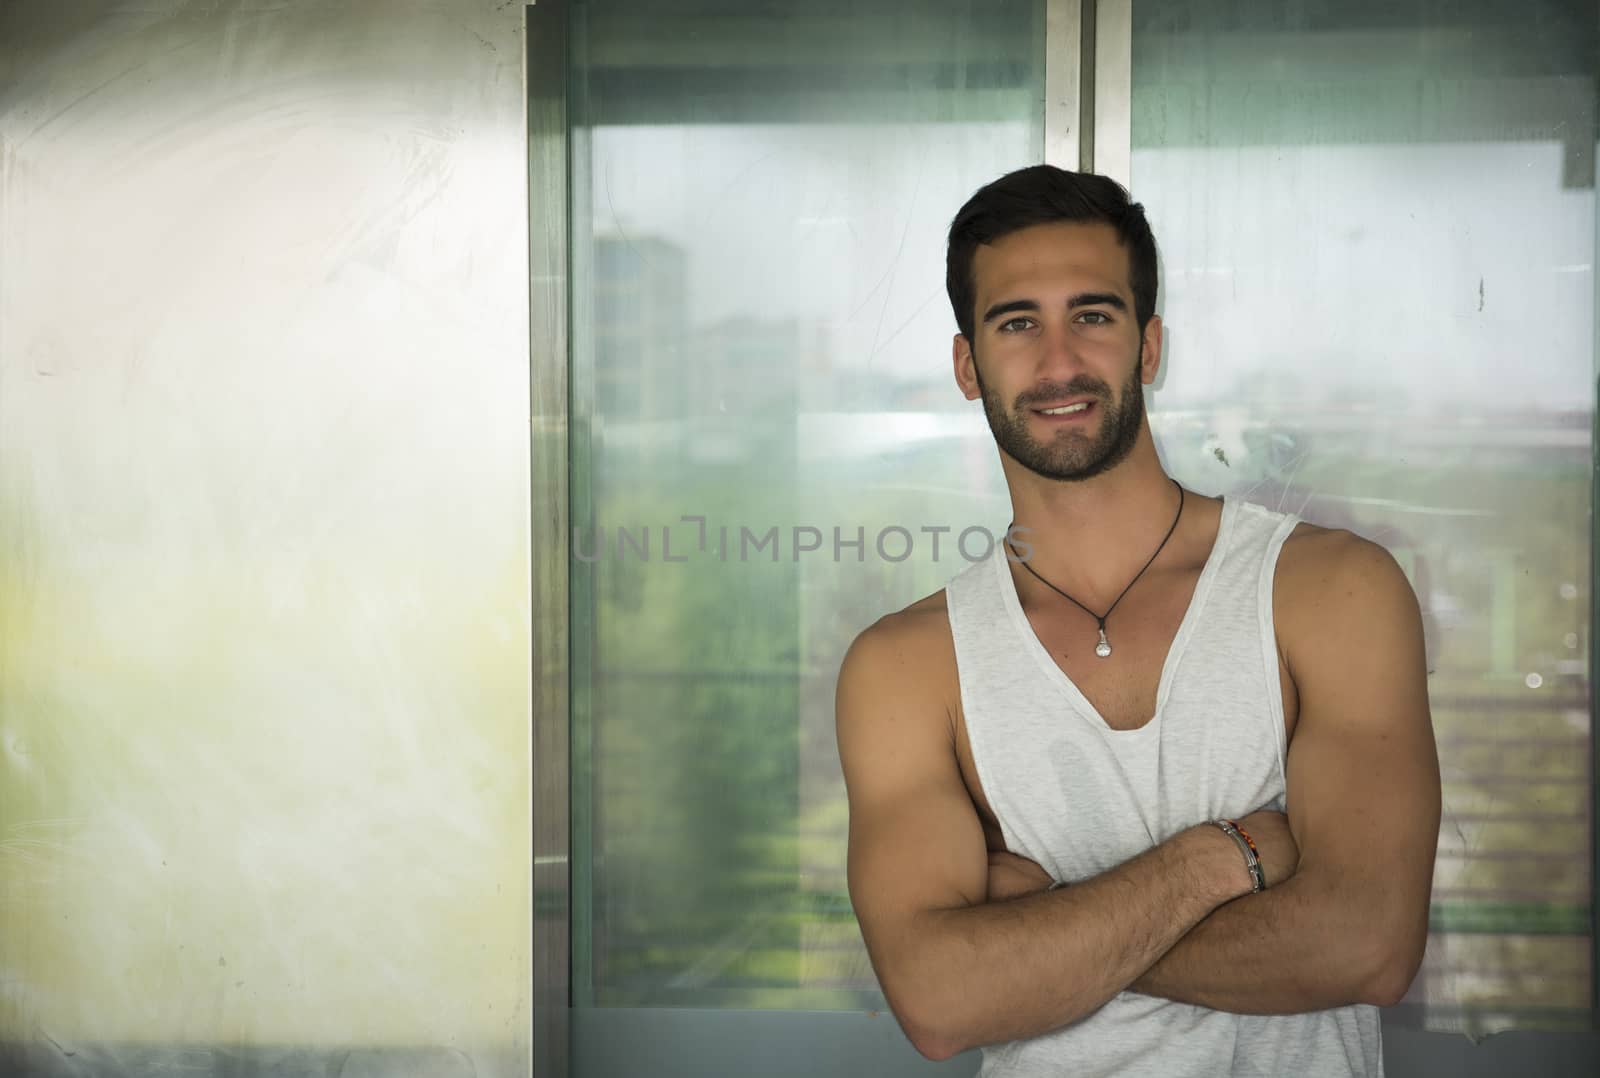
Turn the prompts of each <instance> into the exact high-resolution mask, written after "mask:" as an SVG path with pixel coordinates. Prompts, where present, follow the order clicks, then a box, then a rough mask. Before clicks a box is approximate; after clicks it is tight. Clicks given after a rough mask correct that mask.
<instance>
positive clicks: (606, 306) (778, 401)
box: [572, 0, 1044, 1009]
mask: <svg viewBox="0 0 1600 1078" xmlns="http://www.w3.org/2000/svg"><path fill="white" fill-rule="evenodd" d="M576 16H577V24H576V33H575V37H576V41H575V46H574V71H573V80H574V81H573V93H572V108H573V123H574V148H575V152H574V159H575V161H576V165H575V170H574V171H575V175H574V180H573V190H574V207H573V237H574V240H573V252H572V265H573V274H574V277H573V282H574V284H573V303H574V309H573V323H572V326H573V337H572V339H573V357H574V358H573V390H572V392H573V401H572V416H573V422H574V429H575V432H576V433H575V437H574V442H573V458H572V468H573V483H572V490H573V520H574V522H575V525H576V533H575V535H574V537H573V552H574V565H573V579H572V586H573V591H572V609H573V617H572V632H573V647H572V659H573V695H572V709H573V724H574V730H573V734H574V739H573V744H574V764H573V772H572V785H573V793H574V835H573V854H574V857H575V858H576V861H575V872H574V894H573V899H574V901H573V918H574V920H573V927H574V954H573V975H574V977H573V983H574V1002H575V1003H576V1004H577V1005H579V1006H582V1005H584V1004H586V1003H597V1004H601V1005H609V1006H658V1005H660V1006H667V1005H670V1006H676V1007H690V1006H729V1007H782V1008H792V1009H819V1008H867V1007H881V1006H882V997H881V995H880V994H879V992H878V989H877V983H876V980H875V978H874V977H873V974H872V970H871V967H870V966H869V964H868V962H867V959H866V954H865V950H864V948H863V947H862V944H861V937H860V932H859V929H858V928H857V927H856V923H855V920H854V918H853V915H852V913H851V909H850V903H849V897H848V894H847V891H846V886H845V877H844V864H845V837H846V836H845V827H846V820H847V814H846V809H845V797H844V787H843V780H842V778H841V777H840V774H839V763H838V757H837V752H836V749H835V746H834V733H833V689H834V679H835V675H836V673H837V671H838V666H839V660H840V658H841V657H842V655H843V653H844V650H845V648H846V647H847V646H848V645H849V643H850V641H851V640H852V639H853V638H854V636H855V634H856V633H857V632H858V631H860V629H862V628H863V627H865V626H866V625H867V624H870V623H871V622H872V621H873V620H874V619H875V618H877V617H878V616H879V615H881V614H882V613H884V612H886V611H888V610H891V609H895V608H898V607H899V606H903V605H905V604H906V603H908V602H910V601H912V600H913V599H915V598H917V597H918V596H920V595H925V594H928V593H929V592H932V591H935V590H937V589H938V588H939V587H941V586H942V585H943V584H944V582H945V581H946V580H947V579H948V578H949V577H950V576H951V575H953V574H954V572H955V571H956V569H957V568H958V562H957V559H958V558H959V557H960V555H959V552H958V551H957V550H956V549H955V547H956V539H957V533H958V532H959V531H960V530H961V528H962V527H964V526H966V525H969V524H972V523H974V522H978V521H993V520H994V519H996V518H1000V519H1003V518H1004V514H1005V511H1006V510H1005V504H1006V503H1005V496H1004V487H1003V485H1002V484H1001V482H1000V477H999V467H998V463H997V461H996V460H995V456H994V451H993V445H992V442H991V441H990V439H989V435H988V430H987V427H986V426H985V425H984V423H983V418H982V415H981V414H980V413H978V412H975V411H973V410H972V409H971V408H970V407H969V406H968V405H967V403H966V402H965V401H964V400H963V399H962V398H961V397H960V395H959V394H958V393H957V392H956V391H955V389H954V387H953V384H952V381H951V374H950V368H949V359H948V356H949V348H950V344H949V342H950V337H951V335H952V333H953V324H952V322H951V319H950V313H949V304H948V301H947V300H946V298H945V292H944V237H945V231H946V229H947V228H948V226H949V221H950V218H951V217H952V216H953V215H954V213H955V211H956V209H957V207H959V206H960V204H961V203H962V202H963V201H964V200H965V199H966V198H967V197H968V195H970V194H971V193H972V191H974V190H975V189H976V188H978V187H979V186H981V185H982V184H984V183H986V182H987V181H988V180H990V179H992V178H993V177H994V176H995V175H997V174H999V173H1000V172H1004V171H1007V170H1009V169H1011V168H1017V167H1021V166H1023V165H1026V164H1030V163H1032V162H1034V161H1037V160H1038V158H1039V154H1040V152H1041V148H1042V144H1043V133H1042V130H1041V123H1042V113H1043V56H1044V43H1043V30H1044V11H1043V5H1042V4H1041V3H1036V2H1018V0H1000V2H996V3H987V4H984V5H980V6H974V5H971V4H969V3H965V2H960V3H957V2H950V0H941V2H936V3H921V2H919V3H904V2H874V3H824V4H807V5H794V4H775V3H753V4H752V3H722V4H716V3H704V2H695V3H670V4H663V3H661V2H660V0H625V2H607V3H603V4H595V5H590V6H580V7H579V8H577V9H576ZM685 517H695V518H703V522H702V521H701V520H685V519H683V518H685ZM891 525H899V526H901V527H904V528H907V529H908V530H909V531H910V532H911V533H912V540H913V545H912V551H911V555H910V557H909V558H906V559H905V560H904V561H895V560H891V559H894V558H898V557H899V556H900V555H901V553H902V546H903V545H904V540H902V539H901V538H900V537H899V535H898V533H893V532H891V533H889V534H888V535H887V537H886V538H885V540H884V544H885V545H884V550H885V552H886V554H887V557H884V556H880V554H879V552H878V549H877V539H878V535H879V533H880V531H881V530H882V529H884V528H886V527H889V526H891ZM922 526H930V527H938V526H946V527H952V528H954V530H953V531H952V532H950V533H949V534H948V535H944V534H939V538H941V539H942V540H943V541H942V543H941V545H940V549H939V551H938V557H937V559H935V557H934V556H933V548H932V545H931V539H932V538H933V537H934V535H935V534H936V533H924V532H920V531H919V529H920V528H921V527H922ZM1002 527H1003V524H1002ZM858 529H859V530H860V535H859V538H860V540H861V543H862V545H861V546H856V545H854V544H855V542H856V540H857V539H858ZM664 533H665V534H664ZM981 545H982V541H981V539H979V538H978V537H976V536H974V537H973V538H972V539H971V540H970V541H969V546H970V547H971V549H972V550H973V552H974V553H978V552H980V551H979V548H980V547H981ZM646 551H647V553H646ZM680 558H681V559H686V560H683V561H679V560H677V559H680ZM960 564H964V563H960ZM586 858H587V863H585V859H586Z"/></svg>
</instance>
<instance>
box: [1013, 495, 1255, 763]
mask: <svg viewBox="0 0 1600 1078" xmlns="http://www.w3.org/2000/svg"><path fill="white" fill-rule="evenodd" d="M1238 506H1239V502H1238V499H1236V498H1234V497H1232V496H1231V495H1227V494H1224V495H1223V496H1222V515H1221V517H1220V518H1219V519H1218V521H1217V536H1216V538H1215V539H1213V540H1212V542H1211V552H1210V553H1209V554H1208V555H1207V556H1206V562H1205V565H1204V566H1202V567H1201V569H1200V577H1199V579H1197V580H1196V581H1195V584H1194V593H1193V594H1192V595H1190V596H1189V605H1188V608H1187V609H1185V610H1184V612H1183V619H1182V620H1181V621H1180V622H1179V623H1178V631H1177V632H1176V633H1175V634H1173V637H1172V643H1171V644H1170V645H1168V647H1167V655H1166V658H1165V659H1164V660H1163V661H1162V664H1161V680H1160V681H1159V682H1157V683H1156V707H1155V711H1154V713H1152V714H1151V716H1150V718H1149V719H1147V720H1146V721H1145V722H1144V723H1143V724H1142V725H1139V726H1136V727H1134V728H1132V729H1131V730H1121V729H1118V728H1117V727H1115V726H1112V725H1111V724H1110V723H1108V722H1106V720H1105V716H1103V715H1101V714H1100V711H1099V709H1098V708H1096V707H1095V706H1094V705H1093V704H1092V703H1090V702H1089V698H1088V697H1087V696H1085V695H1084V694H1083V691H1082V690H1081V689H1079V688H1078V685H1077V683H1076V682H1075V681H1073V680H1072V679H1071V678H1070V677H1068V676H1067V672H1066V671H1065V670H1063V669H1061V667H1060V666H1058V665H1056V661H1055V659H1053V658H1052V657H1051V655H1050V652H1049V650H1048V649H1047V648H1046V647H1045V646H1044V643H1043V641H1041V640H1040V639H1039V634H1038V633H1036V632H1034V631H1033V625H1032V623H1030V622H1029V621H1028V615H1027V614H1025V613H1024V612H1023V610H1022V600H1021V599H1020V598H1019V597H1018V595H1017V582H1016V581H1015V580H1013V579H1012V577H1011V567H1010V565H1009V564H1008V558H1007V553H1006V546H1005V544H1004V543H996V544H995V555H994V558H995V560H994V565H995V571H996V573H997V574H998V576H999V578H1000V579H999V583H1000V595H1001V598H1002V599H1003V600H1004V601H1005V607H1006V613H1007V614H1008V615H1009V616H1010V618H1011V626H1012V628H1013V629H1014V630H1015V631H1016V632H1017V634H1018V636H1019V637H1020V638H1021V641H1022V646H1023V648H1024V649H1025V650H1026V651H1027V652H1028V653H1029V654H1030V655H1032V656H1033V659H1034V661H1035V662H1036V663H1037V664H1038V666H1039V669H1040V672H1041V673H1043V674H1044V676H1045V679H1046V680H1047V681H1049V682H1050V683H1051V684H1052V685H1054V686H1055V687H1056V689H1057V690H1059V691H1060V692H1061V694H1062V695H1063V696H1064V697H1065V698H1066V701H1067V703H1068V704H1069V705H1071V707H1072V710H1073V711H1075V712H1076V713H1077V714H1078V715H1079V716H1081V717H1082V718H1084V719H1087V720H1089V721H1091V722H1092V723H1093V724H1094V725H1095V726H1096V728H1097V729H1099V730H1100V731H1101V732H1103V733H1106V734H1113V735H1116V736H1117V737H1119V738H1123V739H1127V740H1132V739H1134V738H1139V737H1141V736H1142V735H1144V734H1145V733H1146V731H1149V730H1151V729H1154V728H1156V727H1158V726H1159V725H1160V722H1161V712H1162V711H1163V710H1164V708H1165V706H1166V702H1167V696H1168V694H1169V693H1170V691H1171V688H1172V679H1173V676H1174V674H1175V673H1176V671H1177V668H1178V663H1179V661H1180V660H1181V659H1182V658H1183V652H1184V649H1185V647H1186V646H1187V644H1188V643H1189V637H1190V636H1191V635H1193V633H1194V625H1195V622H1196V621H1198V620H1199V618H1200V611H1201V608H1202V607H1204V606H1205V601H1206V596H1207V594H1208V593H1209V592H1210V590H1211V582H1212V580H1213V579H1215V577H1216V575H1217V571H1218V568H1219V567H1220V566H1221V564H1222V562H1223V559H1224V558H1225V557H1226V555H1227V550H1228V541H1229V537H1230V535H1231V534H1232V531H1233V523H1234V519H1235V518H1236V517H1237V516H1238Z"/></svg>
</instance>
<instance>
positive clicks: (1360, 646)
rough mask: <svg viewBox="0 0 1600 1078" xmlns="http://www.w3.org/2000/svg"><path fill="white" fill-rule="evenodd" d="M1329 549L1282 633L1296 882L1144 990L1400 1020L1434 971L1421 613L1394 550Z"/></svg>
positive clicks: (1232, 918) (1432, 832) (1338, 541)
mask: <svg viewBox="0 0 1600 1078" xmlns="http://www.w3.org/2000/svg"><path fill="white" fill-rule="evenodd" d="M1316 542H1317V543H1320V544H1322V546H1323V549H1322V551H1320V552H1319V551H1316V550H1315V549H1314V548H1313V553H1314V554H1318V555H1319V556H1316V557H1313V558H1310V559H1306V560H1304V561H1302V563H1301V566H1300V567H1299V568H1297V569H1295V570H1294V571H1293V572H1294V575H1295V576H1296V577H1297V578H1298V579H1297V580H1296V581H1295V582H1294V584H1293V586H1292V587H1291V588H1290V589H1289V590H1288V591H1287V592H1286V593H1285V594H1286V595H1287V596H1289V597H1290V599H1291V602H1292V603H1294V604H1295V605H1296V606H1297V607H1298V609H1296V610H1294V611H1293V613H1292V614H1290V615H1289V616H1288V617H1287V618H1282V619H1280V630H1281V629H1283V628H1287V627H1288V625H1289V624H1290V623H1292V624H1293V626H1294V628H1293V629H1292V634H1293V636H1294V639H1293V640H1286V641H1285V650H1286V653H1287V661H1288V664H1289V666H1290V672H1291V674H1292V675H1293V677H1294V683H1295V685H1296V687H1297V688H1298V690H1299V694H1300V718H1299V721H1298V723H1297V725H1296V729H1295V735H1294V740H1293V742H1292V743H1291V745H1290V749H1289V756H1288V806H1287V807H1288V817H1289V826H1290V828H1291V830H1292V832H1293V834H1294V837H1295V840H1296V841H1297V843H1298V844H1299V847H1300V865H1299V868H1298V870H1297V871H1296V873H1295V875H1294V876H1293V877H1292V878H1291V879H1289V880H1288V881H1286V882H1285V883H1284V884H1282V885H1281V886H1279V887H1276V888H1271V889H1269V890H1267V891H1265V892H1263V893H1261V894H1258V895H1249V896H1246V897H1244V898H1241V899H1240V900H1238V901H1237V902H1232V903H1229V904H1228V905H1226V906H1223V907H1222V908H1221V909H1219V910H1217V911H1216V912H1215V913H1213V914H1211V915H1210V916H1209V917H1207V918H1206V919H1205V920H1204V921H1202V922H1201V923H1200V924H1199V925H1198V926H1197V927H1196V928H1195V929H1194V930H1193V931H1192V932H1190V933H1189V934H1188V935H1187V936H1185V937H1184V938H1183V940H1182V941H1181V942H1180V943H1178V944H1177V945H1176V946H1174V947H1173V948H1172V949H1171V950H1169V951H1168V952H1167V953H1166V954H1165V955H1164V956H1163V957H1162V959H1161V960H1160V961H1159V962H1157V963H1156V964H1155V965H1154V966H1153V967H1152V968H1151V969H1150V970H1149V971H1148V972H1147V973H1145V974H1144V975H1143V976H1142V977H1140V978H1139V979H1138V980H1137V981H1135V982H1134V984H1133V990H1134V991H1137V992H1144V993H1147V994H1149V995H1155V996H1161V997H1164V998H1167V999H1174V1000H1180V1001H1182V1002H1186V1003H1197V1004H1201V1005H1203V1006H1207V1007H1212V1008H1215V1009H1218V1010H1226V1011H1234V1012H1237V1013H1244V1014H1285V1013H1298V1012H1302V1011H1309V1010H1318V1009H1323V1008H1328V1007H1335V1006H1342V1005H1344V1004H1349V1003H1372V1004H1377V1005H1379V1006H1388V1005H1390V1004H1393V1003H1396V1002H1398V1001H1399V999H1400V997H1401V996H1403V995H1404V994H1405V992H1406V989H1407V988H1408V987H1409V986H1410V984H1411V980H1412V978H1413V977H1414V976H1415V975H1416V971H1417V967H1418V965H1419V964H1420V963H1421V961H1422V951H1423V945H1424V943H1425V941H1426V938H1427V928H1428V897H1429V892H1430V889H1431V884H1432V879H1433V861H1434V852H1435V848H1436V844H1437V842H1438V836H1439V767H1438V760H1437V756H1436V754H1435V748H1434V740H1433V727H1432V723H1431V721H1430V719H1429V715H1428V697H1427V685H1426V676H1427V675H1426V670H1425V659H1424V657H1423V650H1422V629H1421V619H1420V617H1419V614H1418V610H1417V603H1416V598H1415V596H1414V595H1413V593H1412V591H1411V587H1410V585H1409V584H1408V583H1407V582H1406V579H1405V576H1404V575H1403V574H1402V573H1401V572H1400V569H1399V567H1398V566H1396V565H1395V563H1394V560H1393V559H1392V558H1391V557H1390V556H1389V555H1388V553H1387V552H1386V551H1384V550H1383V549H1382V548H1381V547H1377V546H1374V545H1372V544H1370V543H1367V542H1365V541H1363V540H1360V539H1356V538H1354V537H1352V536H1347V535H1337V534H1335V535H1329V536H1319V537H1318V538H1317V540H1316ZM1330 548H1331V549H1330ZM1287 553H1288V552H1287V551H1285V554H1286V555H1287ZM1288 572H1289V570H1288V569H1287V567H1285V568H1284V569H1280V587H1282V585H1283V584H1285V583H1288V580H1287V579H1286V577H1287V574H1288Z"/></svg>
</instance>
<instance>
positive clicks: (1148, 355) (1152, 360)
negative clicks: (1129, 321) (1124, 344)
mask: <svg viewBox="0 0 1600 1078" xmlns="http://www.w3.org/2000/svg"><path fill="white" fill-rule="evenodd" d="M1160 373H1161V316H1160V315H1159V314H1153V315H1151V316H1150V323H1149V324H1148V325H1147V326H1145V327H1144V342H1143V344H1142V345H1141V346H1140V348H1139V380H1140V381H1141V382H1143V383H1144V384H1145V385H1147V386H1148V385H1154V384H1155V380H1156V375H1158V374H1160Z"/></svg>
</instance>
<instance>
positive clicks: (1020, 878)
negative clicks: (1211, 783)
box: [989, 831, 1255, 902]
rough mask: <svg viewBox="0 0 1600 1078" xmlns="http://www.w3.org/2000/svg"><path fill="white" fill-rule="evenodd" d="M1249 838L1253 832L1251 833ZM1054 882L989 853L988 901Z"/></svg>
mask: <svg viewBox="0 0 1600 1078" xmlns="http://www.w3.org/2000/svg"><path fill="white" fill-rule="evenodd" d="M1250 837H1251V838H1254V837H1255V832H1253V831H1252V832H1251V834H1250ZM1054 882H1055V881H1054V880H1052V879H1051V878H1050V873H1048V872H1046V871H1045V870H1044V869H1043V868H1041V867H1039V865H1038V863H1037V862H1034V861H1030V860H1028V859H1027V858H1026V857H1021V856H1018V855H1017V854H1014V853H1011V852H1010V851H1008V850H990V851H989V901H990V902H1004V901H1006V900H1008V899H1012V898H1021V897H1022V896H1023V895H1031V894H1034V893H1036V892H1038V891H1045V890H1048V889H1049V887H1050V885H1051V884H1052V883H1054Z"/></svg>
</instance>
